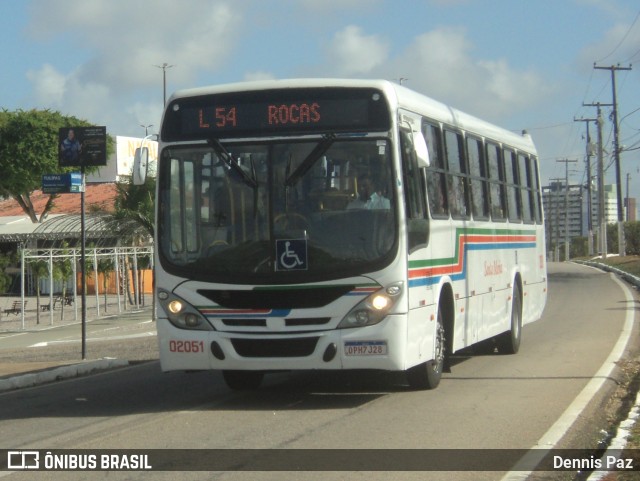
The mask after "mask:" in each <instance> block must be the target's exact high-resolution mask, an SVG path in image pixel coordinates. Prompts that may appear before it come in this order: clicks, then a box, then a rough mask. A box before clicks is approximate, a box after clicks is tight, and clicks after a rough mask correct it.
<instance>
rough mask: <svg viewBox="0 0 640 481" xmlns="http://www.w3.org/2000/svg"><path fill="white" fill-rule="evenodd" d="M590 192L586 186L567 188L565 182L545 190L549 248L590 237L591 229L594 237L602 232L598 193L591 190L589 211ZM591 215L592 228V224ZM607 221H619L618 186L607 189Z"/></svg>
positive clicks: (544, 202) (553, 184) (544, 187)
mask: <svg viewBox="0 0 640 481" xmlns="http://www.w3.org/2000/svg"><path fill="white" fill-rule="evenodd" d="M588 197H589V196H588V193H587V189H586V188H585V186H583V185H571V184H569V185H568V186H567V185H566V183H565V182H563V181H557V182H552V183H550V184H549V185H547V186H543V187H542V204H543V207H544V214H545V228H546V233H547V247H548V248H549V249H554V248H555V247H559V246H561V245H564V244H565V242H566V241H567V240H570V239H573V238H576V237H588V235H589V228H590V227H591V230H592V232H593V235H594V237H595V236H596V235H597V234H596V232H597V230H598V225H599V222H598V219H599V217H598V192H597V191H596V190H595V189H594V190H592V191H591V209H589V199H588ZM632 200H634V201H635V199H632ZM589 214H591V226H590V225H589ZM604 218H605V222H606V223H607V224H610V223H616V222H617V221H618V200H617V189H616V185H615V184H610V185H605V187H604Z"/></svg>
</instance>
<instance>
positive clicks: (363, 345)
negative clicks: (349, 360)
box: [344, 341, 387, 356]
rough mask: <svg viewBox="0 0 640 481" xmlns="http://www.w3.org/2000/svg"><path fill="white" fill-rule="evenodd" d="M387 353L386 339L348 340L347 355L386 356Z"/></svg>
mask: <svg viewBox="0 0 640 481" xmlns="http://www.w3.org/2000/svg"><path fill="white" fill-rule="evenodd" d="M386 354H387V342H386V341H346V342H345V343H344V355H345V356H384V355H386Z"/></svg>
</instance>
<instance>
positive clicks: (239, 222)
mask: <svg viewBox="0 0 640 481" xmlns="http://www.w3.org/2000/svg"><path fill="white" fill-rule="evenodd" d="M394 178H396V172H395V168H394V161H393V144H392V142H391V139H390V138H389V137H388V136H387V135H386V134H385V135H381V134H377V133H371V134H357V135H338V136H336V135H325V136H321V137H313V138H310V137H304V138H293V137H285V138H268V139H262V140H256V139H251V140H248V141H245V140H242V141H241V140H235V141H225V142H223V143H221V142H220V141H218V140H217V139H210V140H209V142H208V143H207V144H203V143H193V144H190V143H181V144H175V145H167V146H166V147H165V148H164V149H163V151H162V153H161V156H160V161H159V179H160V182H159V186H158V200H159V202H158V216H157V218H158V239H160V241H159V245H158V253H159V260H160V262H161V264H162V266H163V268H164V269H165V270H166V271H167V272H169V273H171V274H174V275H177V276H181V277H185V278H190V279H194V280H200V281H203V282H218V283H229V284H245V285H255V284H262V283H269V284H273V283H296V282H312V281H321V280H332V279H339V278H345V277H350V276H355V275H362V274H366V273H370V272H374V271H376V270H380V269H382V268H384V267H385V266H387V265H388V264H389V263H390V262H391V261H392V260H393V259H394V257H395V255H396V253H397V249H398V242H399V241H398V235H399V233H398V225H399V220H398V210H399V209H398V208H397V203H398V200H397V194H396V193H395V190H394V188H393V185H394V183H393V179H394Z"/></svg>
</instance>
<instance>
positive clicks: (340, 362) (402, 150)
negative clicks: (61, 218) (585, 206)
mask: <svg viewBox="0 0 640 481" xmlns="http://www.w3.org/2000/svg"><path fill="white" fill-rule="evenodd" d="M159 140H160V144H159V160H158V177H157V226H156V239H155V242H156V269H157V277H156V289H157V299H158V307H157V324H158V326H157V328H158V338H159V346H160V361H161V366H162V369H163V370H164V371H171V370H220V371H222V373H223V376H224V379H225V381H226V383H227V384H228V386H229V387H231V388H233V389H254V388H257V387H258V386H259V385H260V383H261V382H262V379H263V375H264V374H265V373H267V372H269V371H281V370H313V369H325V370H340V369H377V370H391V371H405V372H406V375H407V381H408V384H409V385H410V386H411V387H412V388H415V389H430V388H434V387H436V386H437V385H438V383H439V382H440V378H441V375H442V372H443V369H444V368H445V366H446V361H447V359H448V358H449V356H451V355H452V354H453V353H455V352H456V351H459V350H460V349H463V348H466V347H468V346H471V345H474V344H477V343H480V342H481V341H485V344H486V343H489V342H490V343H492V346H493V345H495V346H496V347H497V349H498V350H499V351H500V352H503V353H515V352H517V351H518V348H519V345H520V340H521V333H522V326H523V325H524V324H526V323H529V322H532V321H535V320H536V319H538V318H539V317H540V316H541V313H542V310H543V308H544V305H545V301H546V289H547V274H546V265H545V257H544V256H545V245H544V242H545V236H544V222H543V217H542V206H541V195H540V183H539V174H538V161H537V157H536V150H535V147H534V145H533V142H532V141H531V138H530V137H529V135H527V134H523V135H519V134H514V133H512V132H509V131H507V130H503V129H501V128H499V127H496V126H494V125H491V124H489V123H487V122H484V121H481V120H479V119H477V118H474V117H472V116H470V115H467V114H464V113H462V112H459V111H457V110H455V109H453V108H451V107H448V106H446V105H443V104H441V103H438V102H436V101H434V100H432V99H430V98H428V97H425V96H423V95H420V94H417V93H415V92H413V91H411V90H409V89H407V88H405V87H402V86H399V85H396V84H394V83H391V82H388V81H375V80H330V79H304V80H278V81H262V82H251V83H238V84H231V85H221V86H214V87H207V88H200V89H192V90H185V91H181V92H177V93H176V94H174V95H173V96H172V97H171V98H170V100H169V102H168V103H167V106H166V109H165V113H164V117H163V120H162V127H161V131H160V139H159Z"/></svg>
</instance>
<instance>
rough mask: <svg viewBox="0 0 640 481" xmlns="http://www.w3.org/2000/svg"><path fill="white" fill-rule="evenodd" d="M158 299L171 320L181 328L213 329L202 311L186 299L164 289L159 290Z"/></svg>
mask: <svg viewBox="0 0 640 481" xmlns="http://www.w3.org/2000/svg"><path fill="white" fill-rule="evenodd" d="M158 301H159V303H160V305H161V306H162V309H163V310H164V312H165V313H166V314H167V318H168V319H169V322H171V324H173V325H174V326H176V327H179V328H180V329H195V330H199V331H213V327H212V326H211V324H209V322H208V321H207V320H206V319H205V318H204V316H203V315H202V314H200V312H199V311H198V310H197V309H196V308H195V307H193V306H192V305H191V304H189V303H188V302H186V301H185V300H184V299H181V298H179V297H178V296H176V295H175V294H172V293H170V292H167V291H165V290H163V289H160V290H159V291H158Z"/></svg>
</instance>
